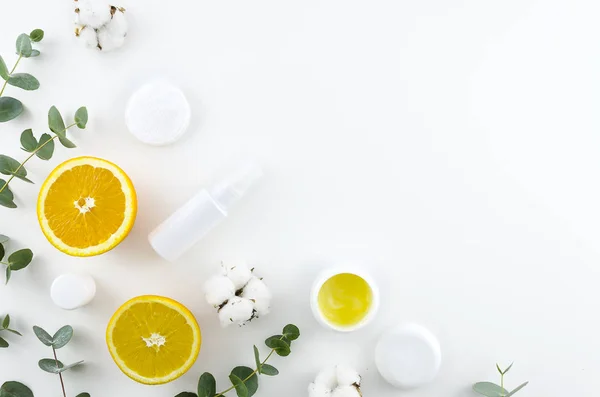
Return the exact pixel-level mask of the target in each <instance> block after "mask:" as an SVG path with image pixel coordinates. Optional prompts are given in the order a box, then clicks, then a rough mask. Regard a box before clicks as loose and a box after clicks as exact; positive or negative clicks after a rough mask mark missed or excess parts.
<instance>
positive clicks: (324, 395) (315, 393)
mask: <svg viewBox="0 0 600 397" xmlns="http://www.w3.org/2000/svg"><path fill="white" fill-rule="evenodd" d="M330 396H331V390H330V389H328V388H327V387H325V386H324V385H319V384H317V383H311V384H310V385H308V397H330Z"/></svg>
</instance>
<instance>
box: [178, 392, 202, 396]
mask: <svg viewBox="0 0 600 397" xmlns="http://www.w3.org/2000/svg"><path fill="white" fill-rule="evenodd" d="M175 397H198V395H197V394H196V393H192V392H189V391H184V392H181V393H179V394H178V395H176V396H175Z"/></svg>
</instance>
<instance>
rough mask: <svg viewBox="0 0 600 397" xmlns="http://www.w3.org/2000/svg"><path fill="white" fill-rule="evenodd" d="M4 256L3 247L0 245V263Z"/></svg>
mask: <svg viewBox="0 0 600 397" xmlns="http://www.w3.org/2000/svg"><path fill="white" fill-rule="evenodd" d="M4 254H6V251H4V246H3V245H2V244H0V261H1V260H2V259H4Z"/></svg>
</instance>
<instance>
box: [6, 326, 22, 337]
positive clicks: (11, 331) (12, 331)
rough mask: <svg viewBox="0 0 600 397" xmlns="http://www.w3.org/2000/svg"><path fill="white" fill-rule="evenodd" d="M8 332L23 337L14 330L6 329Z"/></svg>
mask: <svg viewBox="0 0 600 397" xmlns="http://www.w3.org/2000/svg"><path fill="white" fill-rule="evenodd" d="M5 331H6V332H10V333H11V334H15V335H19V336H23V335H22V334H21V333H20V332H19V331H15V330H14V329H10V328H6V330H5Z"/></svg>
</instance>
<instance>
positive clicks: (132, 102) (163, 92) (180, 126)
mask: <svg viewBox="0 0 600 397" xmlns="http://www.w3.org/2000/svg"><path fill="white" fill-rule="evenodd" d="M190 116H191V110H190V105H189V103H188V101H187V99H186V98H185V95H183V92H181V90H180V89H179V88H177V87H175V86H173V85H171V84H168V83H164V82H155V83H150V84H145V85H143V86H142V87H141V88H140V89H138V90H137V91H136V92H135V93H134V94H133V95H132V96H131V98H130V99H129V103H128V104H127V109H126V111H125V123H126V124H127V128H128V129H129V132H131V134H133V136H135V137H136V138H137V139H139V140H140V141H142V142H143V143H146V144H148V145H155V146H160V145H167V144H169V143H173V142H175V141H177V140H178V139H179V138H181V136H182V135H183V134H184V133H185V131H186V130H187V128H188V125H189V123H190Z"/></svg>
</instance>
